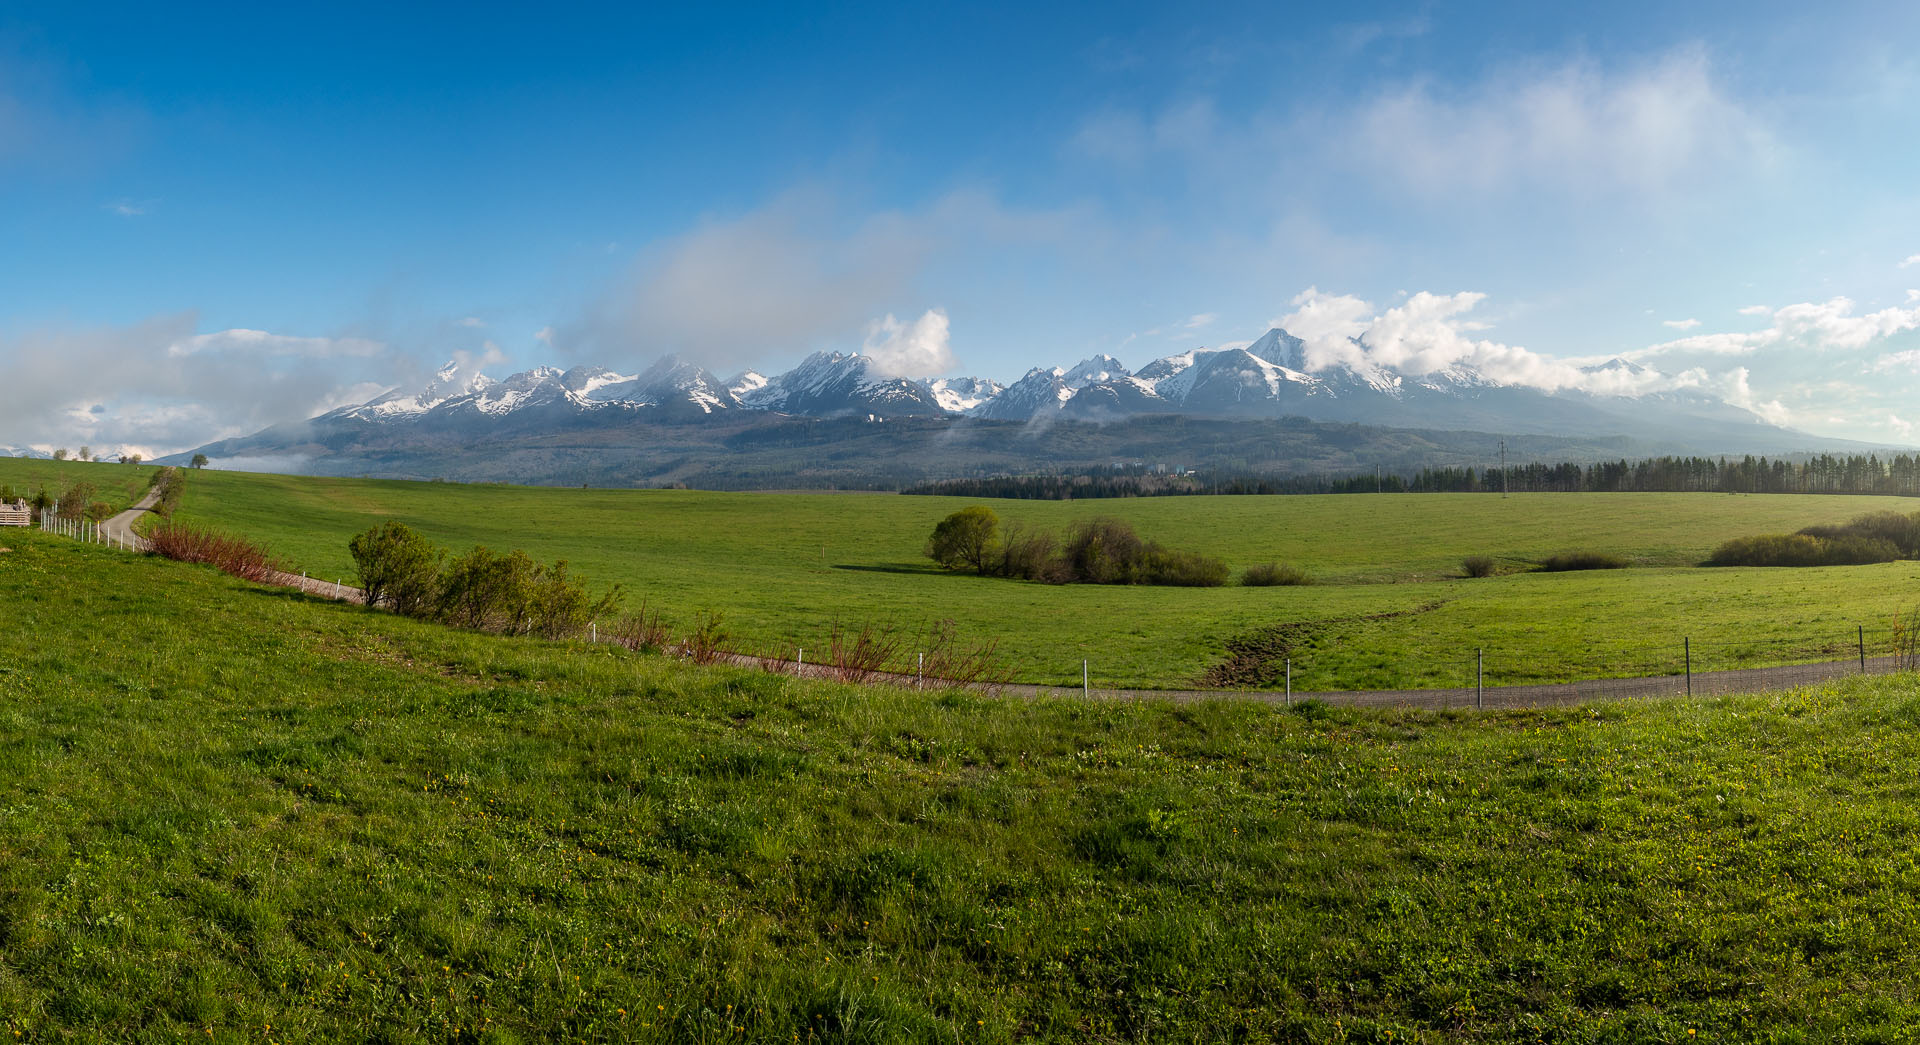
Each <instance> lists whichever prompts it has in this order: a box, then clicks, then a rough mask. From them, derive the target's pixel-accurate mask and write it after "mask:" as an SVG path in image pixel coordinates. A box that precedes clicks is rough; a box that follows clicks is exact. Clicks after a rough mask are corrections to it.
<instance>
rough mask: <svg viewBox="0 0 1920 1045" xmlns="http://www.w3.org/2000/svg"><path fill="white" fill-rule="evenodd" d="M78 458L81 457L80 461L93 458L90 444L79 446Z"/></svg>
mask: <svg viewBox="0 0 1920 1045" xmlns="http://www.w3.org/2000/svg"><path fill="white" fill-rule="evenodd" d="M80 459H81V460H82V461H91V460H93V447H91V446H83V447H81V448H80Z"/></svg>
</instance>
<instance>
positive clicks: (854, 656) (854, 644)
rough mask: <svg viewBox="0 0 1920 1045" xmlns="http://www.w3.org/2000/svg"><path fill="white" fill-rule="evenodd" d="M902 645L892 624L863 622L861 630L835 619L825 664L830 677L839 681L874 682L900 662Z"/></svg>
mask: <svg viewBox="0 0 1920 1045" xmlns="http://www.w3.org/2000/svg"><path fill="white" fill-rule="evenodd" d="M900 647H901V641H900V636H899V635H898V634H897V633H895V632H894V630H893V629H892V628H891V627H887V628H876V627H874V626H873V625H871V624H862V625H861V626H860V630H859V631H850V630H848V629H846V628H843V627H841V626H840V622H839V621H834V622H833V634H832V635H831V637H830V638H829V639H828V645H827V661H826V664H825V665H824V667H825V669H826V672H827V677H829V678H832V679H835V680H837V681H840V682H871V681H873V680H874V679H875V678H878V677H879V676H880V675H881V674H883V673H885V672H886V670H887V668H888V666H889V665H891V664H893V663H895V662H896V661H898V659H899V655H900Z"/></svg>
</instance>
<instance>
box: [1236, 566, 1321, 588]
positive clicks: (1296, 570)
mask: <svg viewBox="0 0 1920 1045" xmlns="http://www.w3.org/2000/svg"><path fill="white" fill-rule="evenodd" d="M1312 583H1313V579H1312V578H1310V577H1308V576H1307V571H1305V570H1303V569H1301V568H1300V567H1298V566H1293V565H1289V564H1287V563H1284V562H1269V563H1263V564H1261V565H1259V566H1249V567H1247V568H1246V570H1245V571H1244V572H1242V573H1241V574H1240V584H1241V586H1242V587H1247V588H1272V587H1275V586H1279V585H1289V586H1290V585H1296V584H1312Z"/></svg>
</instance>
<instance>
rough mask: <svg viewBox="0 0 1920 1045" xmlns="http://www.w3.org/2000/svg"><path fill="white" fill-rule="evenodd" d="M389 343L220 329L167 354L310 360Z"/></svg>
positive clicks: (367, 352)
mask: <svg viewBox="0 0 1920 1045" xmlns="http://www.w3.org/2000/svg"><path fill="white" fill-rule="evenodd" d="M386 347H387V346H385V345H383V344H381V343H380V342H378V341H370V340H367V339H366V338H358V337H340V338H334V337H288V336H286V335H284V334H270V333H268V332H266V331H264V330H246V329H242V328H235V329H233V330H220V331H216V332H214V333H211V334H195V335H193V336H192V337H187V338H182V339H180V340H178V341H175V342H174V343H172V344H170V345H168V346H167V355H169V356H172V357H174V358H176V359H178V358H182V357H185V356H192V355H199V354H200V353H203V352H220V353H230V352H231V353H252V354H256V355H263V356H301V357H304V358H308V359H336V358H339V357H342V356H358V357H366V356H372V355H377V354H379V353H381V352H384V351H386Z"/></svg>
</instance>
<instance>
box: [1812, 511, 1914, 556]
mask: <svg viewBox="0 0 1920 1045" xmlns="http://www.w3.org/2000/svg"><path fill="white" fill-rule="evenodd" d="M1799 535H1800V536H1806V537H1819V538H1822V539H1825V540H1830V541H1832V540H1840V539H1843V538H1849V537H1851V538H1862V539H1867V540H1883V541H1886V542H1888V543H1889V544H1892V545H1893V546H1894V547H1895V548H1896V549H1898V551H1899V556H1898V557H1905V558H1909V559H1911V558H1916V557H1920V512H1915V513H1913V514H1912V515H1901V514H1900V513H1899V512H1888V511H1880V512H1869V513H1867V514H1866V515H1861V516H1857V517H1855V518H1854V519H1853V520H1851V521H1849V522H1847V523H1844V524H1841V525H1839V526H1809V527H1806V528H1805V529H1803V530H1801V531H1800V532H1799ZM1876 561H1882V562H1884V561H1886V560H1876Z"/></svg>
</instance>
